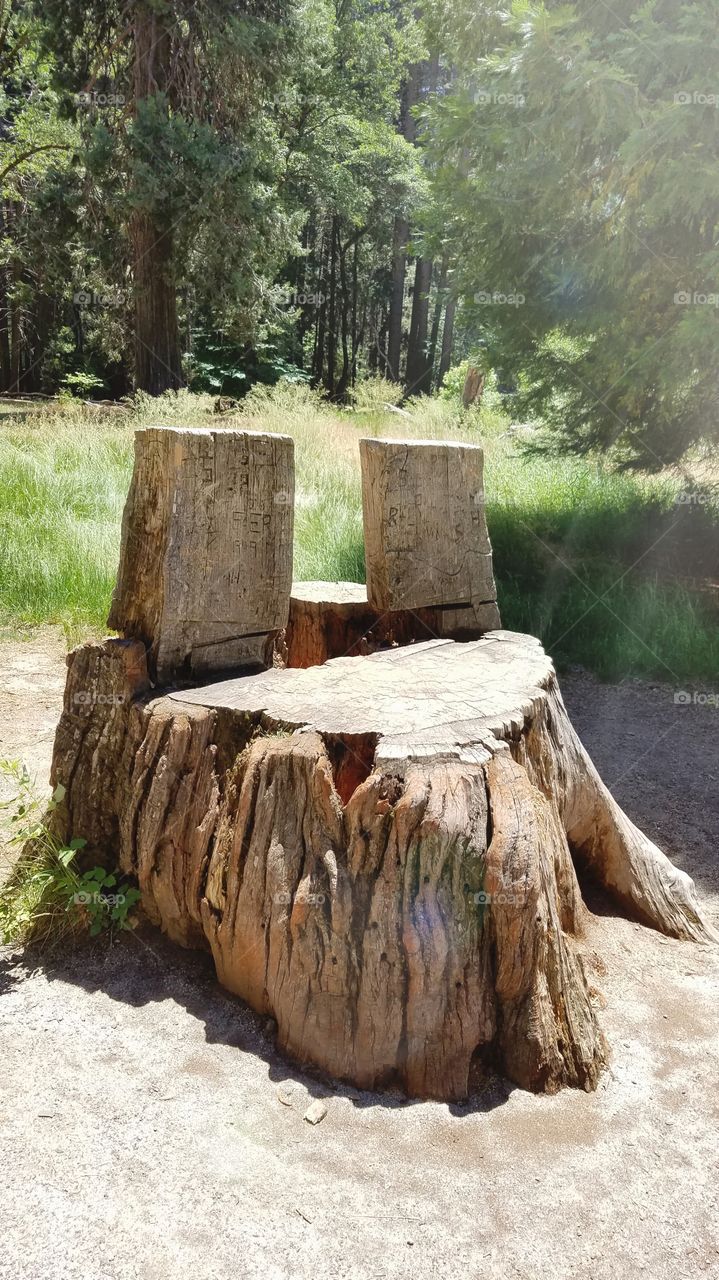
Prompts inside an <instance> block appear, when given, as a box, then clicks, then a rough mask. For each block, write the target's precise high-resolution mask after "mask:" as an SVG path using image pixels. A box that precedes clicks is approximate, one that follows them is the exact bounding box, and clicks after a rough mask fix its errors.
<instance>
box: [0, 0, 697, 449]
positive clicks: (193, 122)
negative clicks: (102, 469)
mask: <svg viewBox="0 0 719 1280" xmlns="http://www.w3.org/2000/svg"><path fill="white" fill-rule="evenodd" d="M717 44H718V39H717V33H716V14H715V11H714V4H713V0H625V3H624V4H623V5H622V7H621V12H620V11H619V10H618V9H616V10H615V8H614V7H612V6H606V5H596V4H594V3H592V0H574V3H571V4H566V3H557V2H556V0H545V3H540V2H536V0H512V2H511V3H508V2H506V0H503V2H502V3H495V2H494V0H481V2H480V0H473V3H471V4H470V3H468V0H450V3H448V4H442V5H440V4H439V3H437V0H429V2H428V3H426V4H424V5H420V6H417V5H415V4H410V3H408V0H229V2H228V0H199V2H197V3H190V0H132V3H130V4H129V5H128V4H120V3H117V2H116V0H110V2H109V3H105V2H103V3H100V0H90V2H89V3H87V4H84V5H77V4H75V3H72V0H42V3H40V0H0V142H1V143H2V156H1V158H0V187H1V191H0V389H2V390H4V391H5V392H11V393H13V392H14V393H16V394H17V393H18V392H28V391H29V392H34V391H46V392H47V391H49V392H52V391H56V390H57V389H58V388H60V387H63V386H66V387H67V386H70V387H75V388H80V389H83V390H85V391H90V392H92V393H93V394H99V395H106V396H118V395H123V394H127V393H128V392H130V391H131V390H132V389H133V388H134V387H137V388H140V389H143V390H146V391H149V392H151V393H160V392H162V391H164V390H165V389H167V388H173V387H179V386H182V385H184V384H185V382H187V381H189V382H190V384H191V385H192V386H194V387H197V388H200V389H206V390H213V391H217V392H219V393H222V394H232V395H236V394H241V393H242V392H243V391H244V390H245V389H247V388H248V387H249V386H250V385H251V383H252V382H253V381H254V380H256V379H257V378H260V379H263V380H273V379H276V378H277V377H280V376H285V377H291V378H295V379H305V380H307V381H311V382H312V383H313V384H314V385H317V386H319V387H322V388H323V389H324V390H325V391H326V392H327V394H329V395H330V396H331V397H333V398H334V399H336V400H338V401H343V400H346V399H347V398H348V397H349V396H350V395H351V394H352V388H353V387H354V385H355V384H356V382H357V380H358V379H359V378H362V377H363V376H365V375H367V374H378V375H381V376H383V377H386V378H389V379H390V380H392V381H395V382H397V383H398V384H400V386H402V387H403V388H404V391H405V393H406V394H418V393H424V392H428V391H431V390H433V389H435V388H436V387H437V386H438V385H440V383H441V381H442V379H443V377H444V375H445V374H446V372H447V370H448V368H449V367H450V364H452V363H455V364H456V363H458V362H459V361H461V360H462V359H464V358H466V357H470V358H471V360H472V361H473V362H474V363H476V364H480V363H481V364H482V365H488V366H491V367H492V368H493V369H495V370H496V371H497V374H498V377H499V384H500V387H501V388H502V391H503V394H506V395H508V396H509V395H511V404H512V406H513V412H515V413H516V414H520V415H522V416H523V417H531V418H533V419H541V421H542V422H543V424H544V425H545V427H546V428H547V432H546V433H545V435H544V436H542V439H543V440H547V441H549V444H550V446H551V447H552V448H560V449H564V450H569V451H579V452H586V451H591V450H597V449H599V450H613V451H614V452H615V453H616V455H617V456H618V457H619V458H620V459H622V460H624V461H625V462H627V463H631V464H640V465H642V466H650V467H654V466H659V465H662V464H664V463H666V462H668V461H673V460H676V459H677V458H680V457H682V456H683V455H684V453H685V452H686V450H687V449H688V448H689V447H690V446H691V445H692V444H694V443H695V442H696V441H698V440H700V439H703V438H710V439H712V438H713V439H716V436H717V434H718V433H719V427H718V426H717V421H718V415H717V385H718V374H719V367H718V365H719V327H718V326H719V258H718V254H719V248H718V246H717V232H718V228H719V198H718V197H719V190H718V188H719V168H718V166H717V159H718V157H717V149H718V147H719V131H718V129H717V126H718V124H719V86H716V85H715V84H714V82H713V79H712V76H713V70H714V68H715V67H716V65H717Z"/></svg>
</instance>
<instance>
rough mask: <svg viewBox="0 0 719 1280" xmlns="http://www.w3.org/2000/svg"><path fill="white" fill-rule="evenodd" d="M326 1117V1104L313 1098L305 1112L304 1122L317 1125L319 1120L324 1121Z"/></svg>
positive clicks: (319, 1099)
mask: <svg viewBox="0 0 719 1280" xmlns="http://www.w3.org/2000/svg"><path fill="white" fill-rule="evenodd" d="M326 1115H327V1103H326V1102H323V1101H322V1099H321V1098H315V1100H314V1102H311V1103H310V1105H309V1106H308V1108H307V1110H306V1111H305V1120H306V1121H307V1123H308V1124H319V1122H320V1120H324V1118H325V1116H326Z"/></svg>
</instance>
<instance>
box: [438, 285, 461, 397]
mask: <svg viewBox="0 0 719 1280" xmlns="http://www.w3.org/2000/svg"><path fill="white" fill-rule="evenodd" d="M456 309H457V301H456V299H455V298H448V299H447V306H446V308H445V312H444V328H443V330H442V353H441V355H440V357H439V374H438V376H437V386H438V387H441V385H442V383H443V382H444V378H445V374H447V373H448V372H449V368H450V365H451V363H452V342H453V339H454V313H455V311H456Z"/></svg>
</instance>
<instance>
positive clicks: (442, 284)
mask: <svg viewBox="0 0 719 1280" xmlns="http://www.w3.org/2000/svg"><path fill="white" fill-rule="evenodd" d="M446 289H447V259H446V257H445V258H443V259H442V270H441V272H440V276H439V283H438V285H437V300H436V302H435V304H434V315H433V317H432V333H431V336H430V339H429V356H428V361H429V367H430V369H431V371H432V373H434V362H435V360H436V358H437V343H438V341H439V326H440V323H441V320H442V308H443V306H444V303H445V293H446Z"/></svg>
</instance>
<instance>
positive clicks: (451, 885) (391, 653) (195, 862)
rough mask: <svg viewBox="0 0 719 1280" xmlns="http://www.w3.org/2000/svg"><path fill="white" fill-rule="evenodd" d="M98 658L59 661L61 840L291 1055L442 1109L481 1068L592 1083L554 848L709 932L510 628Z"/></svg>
mask: <svg viewBox="0 0 719 1280" xmlns="http://www.w3.org/2000/svg"><path fill="white" fill-rule="evenodd" d="M122 646H123V642H122V641H107V642H105V643H104V644H103V645H95V646H92V645H91V646H83V647H82V648H81V649H79V650H76V651H75V653H74V654H72V655H70V659H69V678H68V696H67V699H66V705H65V710H64V713H63V718H62V721H61V725H60V728H59V730H58V737H57V741H56V749H55V758H54V763H53V778H54V781H55V782H56V783H58V782H59V783H62V784H63V785H64V786H65V787H66V788H67V794H66V798H65V802H64V804H63V806H61V808H60V810H58V816H57V821H58V822H60V823H62V822H64V823H65V830H64V831H61V832H60V834H62V835H63V836H68V835H70V834H74V835H87V834H88V833H89V834H90V837H91V839H90V844H89V846H88V850H87V853H88V856H92V857H93V859H96V860H97V859H98V858H99V859H104V860H105V861H107V862H108V863H112V864H115V863H116V862H117V861H118V859H119V861H120V865H121V866H122V867H123V869H124V870H125V871H127V872H129V873H132V874H134V875H136V876H137V878H138V882H139V885H140V888H141V890H142V901H143V905H144V907H145V909H146V911H147V912H148V914H149V915H150V917H151V919H152V920H154V921H155V922H156V923H157V924H159V925H160V926H161V927H162V928H163V929H165V930H166V931H167V933H168V934H169V935H170V936H171V937H173V938H174V939H176V940H177V941H178V942H181V943H183V944H184V945H189V946H207V945H209V947H210V949H211V951H212V955H213V957H214V960H215V964H216V968H217V972H218V975H219V978H220V980H221V982H222V983H223V984H224V985H225V986H227V987H228V988H229V989H230V990H232V991H235V992H236V993H237V994H238V995H241V996H242V997H243V998H244V999H246V1000H247V1001H248V1002H249V1003H250V1004H251V1005H252V1006H253V1008H255V1009H257V1010H259V1011H261V1012H263V1013H267V1014H269V1015H271V1016H272V1017H274V1018H275V1019H276V1021H277V1025H278V1041H279V1044H280V1046H281V1047H282V1048H284V1049H285V1050H286V1051H287V1052H289V1053H291V1054H293V1055H294V1056H295V1057H297V1058H298V1059H299V1060H300V1061H302V1062H306V1063H313V1064H315V1065H317V1066H319V1067H322V1068H324V1069H325V1070H327V1071H328V1072H330V1073H332V1074H334V1075H336V1076H338V1077H341V1078H343V1079H347V1080H351V1081H353V1082H354V1083H355V1084H357V1085H359V1086H361V1087H368V1088H370V1087H371V1088H375V1087H383V1086H386V1085H388V1084H393V1083H394V1084H399V1085H400V1086H401V1087H402V1088H403V1089H405V1090H406V1091H407V1092H408V1093H410V1094H412V1095H414V1096H422V1097H438V1098H445V1099H457V1098H462V1097H464V1096H465V1095H466V1093H467V1091H468V1089H469V1088H470V1085H471V1080H472V1073H473V1071H474V1070H475V1068H476V1066H477V1064H478V1063H487V1062H491V1063H494V1064H495V1065H497V1066H498V1067H499V1068H500V1069H501V1070H502V1071H504V1072H505V1073H506V1074H507V1075H508V1076H509V1077H510V1078H511V1079H513V1080H515V1081H516V1082H517V1083H519V1084H520V1085H522V1086H524V1087H526V1088H530V1089H538V1090H545V1091H553V1090H555V1089H558V1088H559V1087H561V1086H562V1085H567V1084H569V1085H575V1086H579V1087H583V1088H587V1089H591V1088H593V1087H594V1086H595V1085H596V1082H597V1079H598V1077H599V1074H600V1072H601V1070H602V1067H603V1065H604V1063H605V1061H606V1055H607V1049H606V1043H605V1040H604V1036H603V1034H602V1031H601V1028H600V1026H599V1023H598V1020H597V1013H596V1010H595V1008H594V1004H593V1002H592V999H591V996H590V992H589V989H588V986H587V983H586V980H585V977H584V971H583V967H582V941H581V938H582V930H583V924H584V921H585V919H586V908H585V906H584V904H583V902H582V898H581V892H580V888H579V883H578V881H577V876H576V872H575V868H574V862H573V857H575V856H576V857H579V858H580V859H581V860H582V861H583V862H586V863H588V864H589V866H590V867H591V870H592V872H593V874H594V876H596V878H597V879H598V880H599V881H600V882H601V883H602V884H603V885H604V886H605V887H606V888H607V890H608V891H609V892H610V893H611V894H612V895H613V897H614V898H615V900H616V901H617V902H618V903H619V904H620V905H621V906H622V908H623V909H625V910H626V911H628V912H629V913H631V915H633V916H635V917H637V918H639V919H640V920H643V921H644V922H645V923H647V924H651V925H653V926H654V927H656V928H659V929H662V930H663V931H664V932H666V933H669V934H672V935H673V936H676V937H680V938H691V939H695V940H700V941H707V940H709V939H711V938H715V936H716V935H714V934H713V933H712V930H711V929H710V928H709V926H708V925H707V924H706V923H705V921H704V920H703V918H702V915H701V911H700V908H699V905H698V903H697V899H696V896H695V892H694V886H693V884H692V882H691V880H690V879H689V877H688V876H686V875H685V874H684V873H683V872H681V871H679V870H678V869H677V868H675V867H674V866H673V865H672V864H671V863H670V862H669V860H668V859H667V858H666V857H665V856H664V855H663V854H662V853H661V852H660V850H659V849H657V848H656V846H655V845H653V844H652V843H651V841H649V840H648V839H647V837H646V836H644V835H643V834H642V833H641V832H640V831H638V830H637V828H636V827H634V826H633V824H632V823H631V822H630V821H629V819H628V818H627V817H626V815H625V814H624V813H622V811H621V810H620V809H619V807H618V806H617V804H616V803H615V801H614V800H613V799H612V797H611V796H610V795H609V793H608V791H607V790H606V788H605V787H604V786H603V784H602V783H601V781H600V779H599V777H598V775H597V773H596V770H595V769H594V766H593V765H592V763H591V761H590V760H589V758H588V756H587V755H586V752H585V751H584V749H583V747H582V745H581V743H580V742H579V739H578V738H577V736H576V734H575V733H574V730H573V729H572V726H571V724H570V722H569V719H568V717H567V714H566V711H565V708H564V704H563V702H562V698H561V693H560V691H559V687H558V684H557V680H556V677H555V674H554V671H553V668H552V664H551V662H550V660H549V658H548V657H547V656H546V654H545V653H544V651H543V650H542V648H541V645H540V644H539V643H538V641H536V640H534V639H533V638H532V637H529V636H520V635H516V634H513V633H510V632H501V631H500V632H496V633H490V634H489V635H487V636H485V637H483V638H482V639H480V640H478V641H475V642H470V643H466V644H456V643H453V642H449V641H437V640H435V641H431V642H428V643H425V644H415V645H411V646H408V647H406V648H398V649H392V650H386V651H384V652H378V653H375V654H373V655H370V656H367V657H354V658H347V657H346V658H338V659H335V660H333V661H330V662H327V663H326V664H325V665H324V666H322V667H315V668H306V669H286V670H278V669H275V670H272V671H267V672H263V673H259V674H257V675H252V676H246V677H244V678H239V679H233V680H229V681H225V682H222V683H219V684H215V685H209V686H206V687H204V688H200V689H193V690H185V691H184V692H181V691H176V692H173V693H171V694H169V695H165V696H160V697H156V696H154V697H153V696H152V695H151V694H150V693H149V692H148V691H147V688H146V686H147V681H146V676H145V674H144V671H143V669H142V662H141V659H142V657H143V650H142V647H141V646H139V645H138V646H134V647H132V646H130V647H129V648H128V646H127V645H126V644H125V645H124V647H122ZM103 672H104V673H105V684H106V687H107V689H108V691H110V692H113V691H114V692H115V694H116V700H115V701H114V702H112V703H111V704H110V703H108V702H106V701H105V700H103V699H102V698H101V697H100V696H99V695H100V692H101V690H102V688H103ZM88 687H89V688H91V689H92V690H94V696H93V697H92V698H91V699H89V700H88V699H80V700H79V701H78V700H77V698H76V697H75V692H77V691H78V690H82V689H85V688H88ZM120 693H121V694H122V697H120V696H119V694H120ZM75 823H79V824H82V825H81V827H80V828H78V826H74V830H73V829H72V825H74V824H75Z"/></svg>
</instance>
